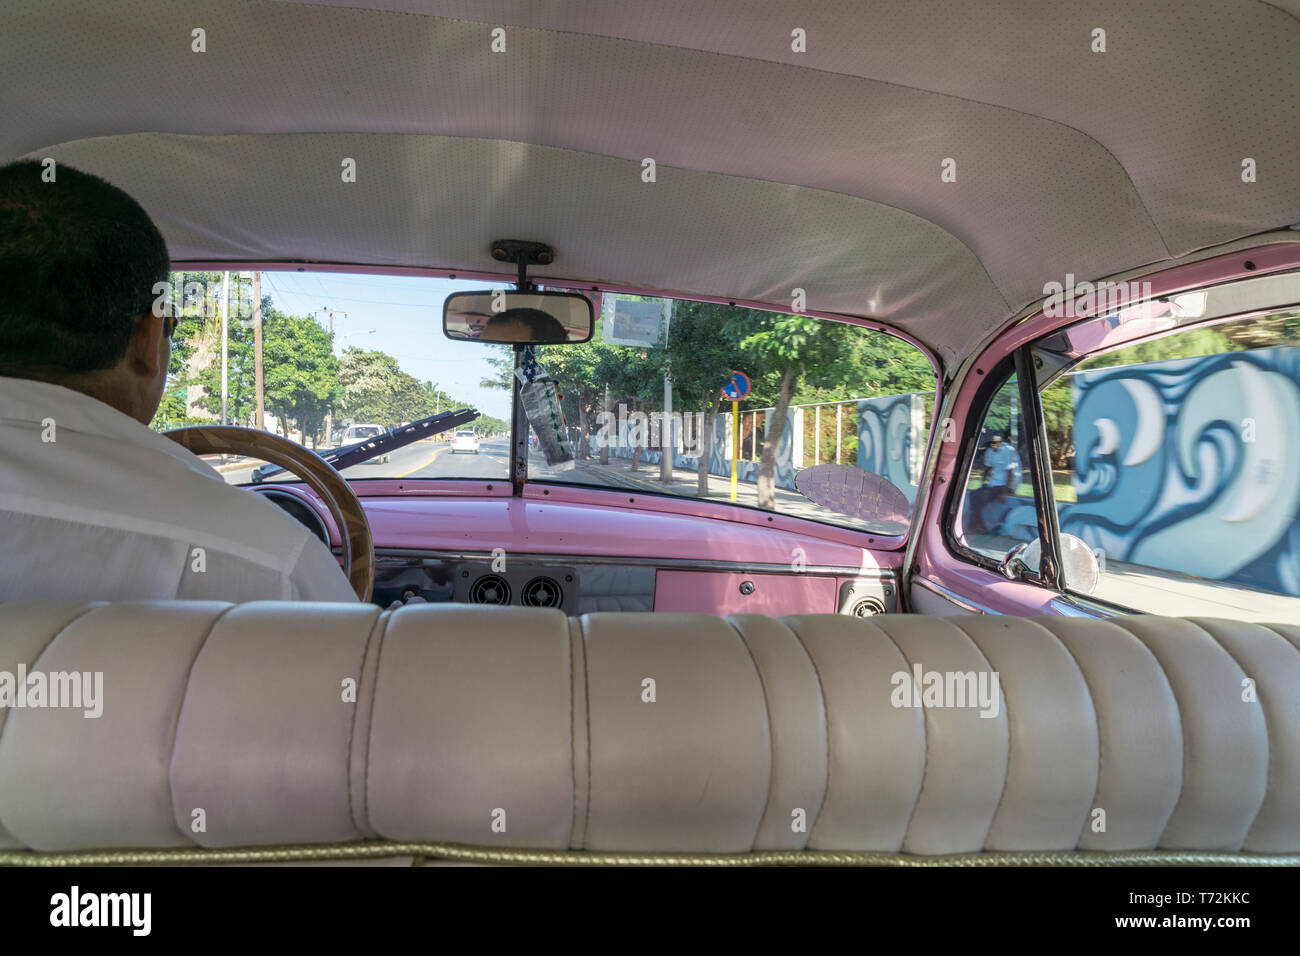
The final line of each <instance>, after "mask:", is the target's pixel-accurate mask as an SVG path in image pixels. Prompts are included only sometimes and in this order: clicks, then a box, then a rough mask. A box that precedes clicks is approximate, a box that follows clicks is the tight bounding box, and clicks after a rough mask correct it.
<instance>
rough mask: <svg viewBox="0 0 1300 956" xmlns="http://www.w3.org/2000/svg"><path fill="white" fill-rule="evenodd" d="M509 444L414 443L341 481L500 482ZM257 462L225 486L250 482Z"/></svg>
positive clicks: (285, 477) (230, 475) (230, 473)
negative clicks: (459, 448)
mask: <svg viewBox="0 0 1300 956" xmlns="http://www.w3.org/2000/svg"><path fill="white" fill-rule="evenodd" d="M509 451H510V449H509V442H508V441H507V440H506V439H505V438H498V439H495V440H493V441H485V442H482V443H480V444H479V453H478V454H477V455H471V454H468V453H466V452H458V453H455V454H453V453H452V450H451V443H450V442H434V441H417V442H415V443H414V444H411V445H407V446H406V447H405V448H399V449H397V451H395V452H393V453H392V460H390V461H388V462H385V463H383V464H378V463H376V462H374V461H366V462H362V463H361V464H359V465H353V466H352V467H350V468H345V469H343V472H342V474H343V477H344V478H348V479H354V478H499V479H507V478H509V476H510V461H509ZM259 464H260V462H250V463H249V464H248V465H247V466H246V467H241V468H233V469H227V470H225V471H223V472H222V477H223V478H225V479H226V483H227V484H232V485H242V484H246V483H248V482H250V481H252V475H253V469H254V468H255V467H257V466H258V465H259ZM276 480H280V481H293V480H295V479H294V478H293V476H292V475H289V474H285V473H281V474H279V475H277V476H276Z"/></svg>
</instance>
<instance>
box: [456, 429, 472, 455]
mask: <svg viewBox="0 0 1300 956" xmlns="http://www.w3.org/2000/svg"><path fill="white" fill-rule="evenodd" d="M458 451H472V452H473V453H474V454H476V455H477V454H478V435H476V434H474V433H473V432H472V431H460V432H456V437H455V438H453V439H452V440H451V453H452V454H453V455H454V454H456V452H458Z"/></svg>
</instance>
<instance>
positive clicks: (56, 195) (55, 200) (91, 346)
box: [0, 160, 171, 382]
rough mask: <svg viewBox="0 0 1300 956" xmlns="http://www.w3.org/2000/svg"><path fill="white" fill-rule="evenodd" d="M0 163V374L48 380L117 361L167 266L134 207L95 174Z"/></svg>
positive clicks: (152, 231) (161, 247)
mask: <svg viewBox="0 0 1300 956" xmlns="http://www.w3.org/2000/svg"><path fill="white" fill-rule="evenodd" d="M45 170H46V167H45V166H44V165H42V164H41V163H39V162H36V161H35V160H24V161H20V162H15V163H9V164H8V165H5V166H0V375H6V376H11V377H16V378H36V379H44V380H49V381H55V382H57V381H59V380H60V379H63V378H66V377H69V376H76V375H81V374H84V373H87V372H95V371H99V370H101V369H106V368H111V367H112V366H114V365H116V364H117V363H118V362H120V361H121V360H122V358H123V356H125V355H126V350H127V346H128V344H129V343H130V341H131V337H132V335H134V334H135V331H136V327H137V324H138V322H139V320H140V316H141V315H142V314H144V313H146V312H148V311H150V309H151V308H152V305H153V302H154V299H155V298H156V296H155V294H154V292H153V287H154V284H155V283H158V282H165V281H167V276H168V271H169V269H170V268H171V262H170V260H169V258H168V255H167V244H166V243H165V242H164V241H163V237H162V233H160V232H159V231H158V227H157V226H155V225H154V223H153V220H151V219H150V218H149V215H148V213H146V212H145V211H144V209H143V208H142V207H141V206H140V204H139V203H138V202H136V201H135V200H134V199H132V198H131V197H130V196H128V195H127V194H126V193H124V192H123V191H122V190H120V189H118V188H117V187H116V186H114V185H112V184H111V183H108V182H105V181H104V180H102V179H100V178H99V177H98V176H92V175H90V174H89V173H83V172H81V171H80V170H77V169H73V168H72V167H71V166H64V165H63V164H61V163H60V164H58V165H57V166H56V167H53V175H54V180H53V181H52V182H46V181H45V179H44V178H43V177H42V173H44V172H45Z"/></svg>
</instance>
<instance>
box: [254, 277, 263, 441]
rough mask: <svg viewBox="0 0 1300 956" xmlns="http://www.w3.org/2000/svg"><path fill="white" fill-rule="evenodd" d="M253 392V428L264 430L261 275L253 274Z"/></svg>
mask: <svg viewBox="0 0 1300 956" xmlns="http://www.w3.org/2000/svg"><path fill="white" fill-rule="evenodd" d="M253 391H254V393H255V395H256V399H257V410H256V411H255V412H254V413H253V414H254V415H256V416H257V417H256V418H255V419H254V420H253V427H254V428H257V429H262V430H264V429H265V428H266V423H265V419H266V396H265V395H263V393H262V273H260V272H254V273H253Z"/></svg>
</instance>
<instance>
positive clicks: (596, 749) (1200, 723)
mask: <svg viewBox="0 0 1300 956" xmlns="http://www.w3.org/2000/svg"><path fill="white" fill-rule="evenodd" d="M20 665H22V666H24V667H26V668H27V670H28V671H40V672H43V673H47V674H48V673H51V672H59V671H83V672H84V671H91V672H95V671H101V672H102V673H103V675H104V676H103V698H104V699H103V713H102V716H101V717H99V718H97V719H93V718H86V717H85V716H84V715H83V712H82V710H80V709H51V708H47V709H34V708H25V709H10V710H8V711H5V710H0V846H3V847H7V848H14V849H21V848H30V849H33V850H37V851H60V850H77V849H89V848H104V847H112V848H146V847H190V846H194V845H196V844H197V845H199V846H203V847H249V846H268V845H287V844H316V843H340V842H348V841H362V840H367V839H384V840H391V841H408V842H409V841H430V842H449V843H460V844H471V845H474V846H490V847H519V848H532V849H539V850H545V849H553V850H565V849H587V850H614V851H690V852H699V853H735V852H748V851H752V850H804V849H822V850H879V851H890V852H903V853H912V854H949V853H966V852H976V851H991V850H1075V849H1079V850H1140V849H1151V848H1163V849H1176V850H1207V851H1208V850H1217V851H1243V850H1244V851H1248V852H1252V853H1264V854H1284V853H1296V852H1300V723H1298V722H1297V721H1296V720H1295V714H1296V713H1297V712H1300V627H1297V626H1294V625H1291V626H1282V625H1279V626H1275V627H1267V626H1263V625H1257V624H1241V623H1231V622H1226V621H1191V620H1175V619H1160V618H1150V617H1133V618H1121V619H1114V620H1110V621H1092V620H1080V619H1066V618H1037V619H1020V618H1009V617H960V618H932V617H923V616H915V615H892V616H886V617H878V618H874V619H870V620H858V619H854V618H849V617H842V616H834V615H818V616H805V617H793V618H786V619H782V620H775V619H771V618H763V617H757V616H737V617H730V618H717V617H709V616H703V615H686V614H612V613H611V614H590V615H586V616H583V617H581V618H573V619H570V618H566V617H565V616H564V615H563V614H561V613H560V612H558V611H553V610H541V609H523V608H491V607H466V606H456V605H441V606H439V605H420V606H411V607H406V608H403V609H401V610H399V611H396V612H391V613H390V612H382V613H381V612H380V611H379V610H378V609H377V608H374V607H370V606H363V605H319V604H289V603H278V602H265V603H255V604H245V605H240V606H231V605H228V604H221V603H205V602H191V603H186V602H156V603H123V604H114V605H78V604H67V603H50V602H39V603H37V602H32V603H16V604H8V605H3V606H0V672H4V671H7V672H10V673H15V672H17V670H18V668H19V666H20ZM913 665H920V666H921V667H922V668H923V669H924V670H925V671H940V672H945V671H958V672H978V671H985V672H987V671H989V670H990V669H992V670H994V671H996V672H997V673H998V675H999V679H1000V688H1001V695H1000V700H999V702H998V708H997V713H996V716H992V717H981V716H980V712H979V710H977V709H974V708H937V707H927V708H923V709H917V708H912V707H896V706H894V702H893V700H892V698H895V697H896V694H895V686H894V684H893V683H891V678H892V677H893V675H895V674H896V673H899V672H904V673H909V674H910V673H911V672H912V669H913ZM1247 678H1250V679H1252V680H1253V681H1254V692H1253V695H1252V694H1251V693H1250V692H1249V691H1250V687H1249V686H1247V685H1246V684H1244V683H1243V682H1245V681H1246V679H1247ZM349 681H351V682H355V686H356V690H355V694H351V693H349V691H348V686H347V685H348V682H349ZM648 681H652V682H653V684H652V685H651V684H649V683H647V682H648ZM651 687H652V689H653V698H654V699H653V702H651V701H649V700H647V699H646V698H648V697H649V696H650V690H649V689H650V688H651ZM1097 811H1103V812H1104V823H1105V826H1104V829H1100V830H1099V829H1097V828H1096V821H1097V820H1099V819H1102V817H1100V816H1099V815H1098V813H1097ZM801 817H802V818H803V819H806V826H805V827H803V828H801V827H800V826H799V820H800V818H801ZM200 822H201V823H202V827H201V828H200V827H199V825H198V824H199V823H200Z"/></svg>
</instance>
